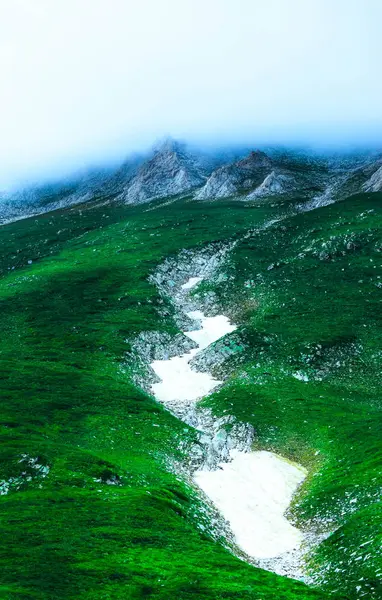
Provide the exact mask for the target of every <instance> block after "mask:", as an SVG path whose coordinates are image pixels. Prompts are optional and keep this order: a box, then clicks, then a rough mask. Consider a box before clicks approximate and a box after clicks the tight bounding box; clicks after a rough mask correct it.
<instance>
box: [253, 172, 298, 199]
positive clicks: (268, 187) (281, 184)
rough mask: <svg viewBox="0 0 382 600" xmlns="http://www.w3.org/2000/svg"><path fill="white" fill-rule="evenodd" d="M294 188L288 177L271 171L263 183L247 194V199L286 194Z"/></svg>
mask: <svg viewBox="0 0 382 600" xmlns="http://www.w3.org/2000/svg"><path fill="white" fill-rule="evenodd" d="M294 188H295V181H294V179H293V177H291V176H290V175H283V174H282V173H277V172H276V171H272V172H271V173H269V175H267V176H266V178H265V179H264V181H263V182H262V183H261V184H260V185H259V186H258V187H257V188H256V189H255V190H253V192H251V193H250V194H248V196H247V198H248V199H249V200H252V199H254V198H261V197H264V196H275V195H279V194H287V193H288V192H291V191H293V189H294Z"/></svg>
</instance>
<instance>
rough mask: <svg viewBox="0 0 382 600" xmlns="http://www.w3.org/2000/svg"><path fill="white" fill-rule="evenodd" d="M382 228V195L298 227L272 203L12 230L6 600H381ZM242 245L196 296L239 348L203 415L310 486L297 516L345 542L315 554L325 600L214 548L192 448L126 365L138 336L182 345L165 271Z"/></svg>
mask: <svg viewBox="0 0 382 600" xmlns="http://www.w3.org/2000/svg"><path fill="white" fill-rule="evenodd" d="M283 214H285V215H286V218H285V219H284V220H282V221H280V222H278V223H276V224H274V225H273V226H271V227H269V228H267V229H265V230H264V231H258V229H259V228H260V229H261V225H262V224H264V223H266V222H267V221H269V220H271V219H274V218H277V217H280V215H283ZM380 217H381V195H378V194H374V195H368V196H360V197H355V198H350V199H348V200H346V201H345V202H342V203H338V204H335V205H332V206H329V207H325V208H322V209H318V210H317V211H312V212H310V213H305V214H298V215H296V216H292V215H291V212H290V210H289V209H288V207H287V206H285V205H278V204H277V203H274V204H272V205H270V204H269V203H266V202H264V203H262V204H259V206H256V205H251V204H247V203H238V202H230V201H226V202H214V203H196V202H186V201H178V202H175V203H172V204H167V205H160V204H158V205H150V206H147V205H146V206H143V207H142V206H141V207H126V206H117V205H115V204H104V205H102V204H101V205H98V206H97V205H93V206H91V205H89V206H85V205H84V206H78V207H75V208H72V209H68V210H66V211H58V212H54V213H48V214H45V215H41V216H39V217H36V218H31V219H26V220H23V221H18V222H15V223H12V224H9V225H5V226H3V227H1V228H0V269H1V279H0V311H1V328H2V331H1V333H2V335H1V338H2V345H1V353H0V368H1V382H0V385H1V398H2V402H1V408H0V414H1V436H2V439H1V446H0V448H1V450H0V452H1V473H0V490H1V493H2V494H3V495H2V496H1V498H0V503H1V537H0V548H1V563H0V597H1V598H4V599H7V600H14V599H18V598H20V599H38V600H40V599H41V600H42V599H44V600H45V599H56V598H57V599H62V598H65V599H73V600H74V599H76V600H85V599H86V600H95V599H97V600H104V599H105V600H106V599H113V600H114V599H130V598H132V599H133V598H158V599H162V600H167V599H176V600H178V599H180V600H181V599H191V598H193V599H195V600H200V599H202V598H203V599H204V598H210V599H211V600H220V599H229V598H232V599H234V598H235V599H239V598H248V599H249V598H251V599H252V598H253V599H256V600H295V599H299V600H305V599H310V598H312V599H313V598H317V599H321V600H323V599H325V598H328V596H329V595H330V597H333V598H348V599H353V598H358V597H361V596H362V594H363V597H365V598H378V593H379V594H381V590H380V588H378V573H379V572H380V571H378V569H380V570H381V563H380V562H379V563H378V561H380V560H381V558H380V555H379V554H378V552H379V546H380V537H379V542H378V535H379V536H380V532H381V529H380V525H381V516H380V512H378V510H377V504H376V502H377V493H378V483H380V467H381V431H382V422H381V421H382V419H381V404H380V397H379V394H378V377H379V372H378V363H380V358H381V354H380V348H381V345H380V341H381V338H380V336H381V333H380V328H379V327H380V322H379V321H380V314H381V303H380V294H381V285H382V283H381V284H380V282H382V279H379V275H381V276H382V274H381V273H380V271H379V269H380V260H379V259H380V256H381V254H380V251H381V238H380V225H381V223H380ZM252 229H253V230H254V232H255V230H256V231H257V232H256V233H253V235H251V236H245V237H244V234H245V233H246V232H248V230H252ZM229 238H236V239H238V240H239V243H238V244H237V245H236V247H235V249H234V250H233V252H232V253H231V255H230V256H229V258H228V262H227V264H226V266H225V274H226V275H227V277H221V278H219V281H220V283H214V282H213V281H212V282H211V283H210V284H203V285H202V286H201V288H200V289H201V290H202V289H203V286H204V289H205V290H206V291H207V290H209V289H210V288H212V289H213V291H214V292H215V293H216V294H217V297H218V299H219V302H220V303H221V304H222V305H223V306H224V307H225V310H226V311H228V312H229V313H230V314H232V315H234V317H235V320H236V322H237V323H239V324H240V330H239V334H240V336H241V338H242V343H241V344H240V345H239V346H238V351H237V353H235V352H234V353H231V354H230V357H229V358H228V359H227V360H226V362H225V363H224V371H225V375H226V376H227V377H228V378H227V381H226V383H225V385H224V386H223V388H222V389H221V390H219V391H217V392H216V393H215V394H213V395H212V396H211V397H210V398H208V399H207V400H206V402H207V403H208V404H209V405H211V406H213V409H214V411H215V412H216V413H219V412H221V411H223V410H224V409H226V408H228V409H229V411H230V412H231V413H232V414H234V415H235V416H237V417H238V418H239V419H241V420H243V421H246V422H248V421H249V422H251V423H252V424H253V425H254V427H255V429H256V432H257V442H256V443H257V446H258V447H259V448H266V449H273V450H276V451H278V452H280V453H281V454H283V455H285V456H288V457H290V458H297V459H298V460H299V461H301V462H302V463H303V464H305V465H307V466H308V467H309V468H310V469H311V476H310V477H309V478H308V481H307V482H306V484H305V485H304V487H303V489H302V491H301V494H300V496H299V498H298V499H297V500H296V502H295V505H294V507H293V516H294V518H296V519H298V520H299V522H300V523H301V525H302V526H305V525H306V524H314V525H315V526H318V527H327V526H328V525H329V528H331V529H333V530H334V529H336V532H335V533H334V534H333V535H332V536H331V537H329V538H328V539H327V540H326V541H325V542H324V543H323V544H322V545H321V546H320V547H319V548H318V550H317V552H316V554H315V555H314V557H312V572H313V575H315V576H316V577H317V578H318V580H319V581H318V583H319V584H320V585H321V586H324V589H322V588H321V589H320V587H318V588H313V587H307V586H305V585H304V584H302V583H298V582H295V581H292V580H290V579H286V578H282V577H279V576H276V575H274V574H272V573H269V572H266V571H262V570H260V569H256V568H255V567H253V566H251V565H248V564H246V563H245V562H243V561H241V560H239V559H238V558H235V557H234V556H233V555H232V554H231V553H230V552H229V551H228V550H227V549H226V548H225V547H224V545H223V544H222V543H219V540H216V539H214V538H213V536H212V535H211V533H210V527H209V522H208V514H207V513H206V512H205V510H204V508H203V506H202V504H201V502H200V500H198V496H197V493H196V492H195V490H193V489H191V488H190V487H189V486H188V485H187V484H186V483H185V481H184V480H183V479H182V478H181V477H180V476H179V475H177V474H176V472H175V470H174V469H173V468H172V467H171V465H172V464H174V463H176V462H178V463H179V462H182V461H186V460H187V451H188V448H189V446H190V445H191V444H192V442H193V440H194V439H195V432H194V431H193V430H192V429H191V428H188V427H186V426H185V425H184V424H183V423H181V422H179V421H178V420H177V419H176V418H175V417H173V416H171V415H170V414H169V413H168V412H166V411H165V410H164V409H163V408H162V407H161V406H160V405H158V404H157V403H156V402H155V401H154V400H153V399H152V398H151V397H149V396H148V395H147V394H145V393H144V392H143V391H142V390H140V389H139V388H137V387H136V386H135V385H134V383H133V381H135V378H134V365H133V364H131V361H130V362H126V360H125V359H126V354H127V353H128V351H129V349H130V347H131V342H132V340H133V339H134V337H135V336H136V335H138V334H139V333H140V332H142V331H150V330H151V331H154V330H155V331H167V332H169V333H176V332H177V328H176V325H175V321H174V320H173V319H172V311H173V309H172V307H171V305H170V303H169V302H168V303H167V304H166V300H165V299H163V298H161V297H160V295H159V294H158V291H157V290H156V288H155V287H154V286H153V285H152V284H150V283H149V281H148V276H149V275H150V274H151V273H152V272H153V271H154V269H155V268H156V266H157V265H158V264H160V263H161V262H162V261H163V260H164V259H165V258H166V257H168V256H170V255H175V254H177V253H178V252H179V251H180V250H181V249H183V248H195V247H198V246H201V247H202V246H203V245H204V244H206V243H208V242H211V241H218V240H227V239H229ZM227 343H228V342H227ZM378 528H379V529H378ZM360 556H361V558H359V557H360ZM322 573H324V575H322ZM319 574H321V575H319ZM358 588H359V589H358ZM378 589H379V592H378Z"/></svg>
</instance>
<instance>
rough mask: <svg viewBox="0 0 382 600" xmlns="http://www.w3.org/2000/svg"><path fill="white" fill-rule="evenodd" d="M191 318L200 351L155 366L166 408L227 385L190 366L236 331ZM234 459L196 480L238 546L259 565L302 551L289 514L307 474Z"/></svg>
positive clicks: (248, 457) (255, 456) (222, 321)
mask: <svg viewBox="0 0 382 600" xmlns="http://www.w3.org/2000/svg"><path fill="white" fill-rule="evenodd" d="M199 281H201V278H199V277H192V278H190V279H189V280H188V281H187V283H185V284H184V285H183V286H182V289H183V290H189V289H190V288H192V287H193V286H194V285H197V283H199ZM187 315H188V317H190V318H191V319H193V320H195V321H196V322H198V323H199V324H200V325H201V328H200V329H196V330H194V331H185V332H184V334H185V335H187V336H188V337H189V338H191V339H192V340H194V341H195V342H196V343H197V344H198V348H196V349H194V350H191V352H188V353H186V354H183V355H182V356H175V357H173V358H170V359H168V360H155V361H154V362H152V363H151V367H152V368H153V370H154V371H155V373H156V374H157V375H158V376H159V377H160V379H161V381H160V382H159V383H155V384H153V385H152V391H153V394H154V395H155V397H156V398H157V399H158V400H159V401H160V402H162V403H163V404H165V405H166V403H168V404H169V405H170V406H171V405H172V406H173V405H174V402H179V403H182V402H187V401H196V400H198V399H199V398H202V397H203V396H205V395H206V394H208V393H209V392H211V390H213V389H214V388H215V387H216V386H217V385H218V384H220V383H221V382H220V381H218V380H216V379H214V378H213V377H212V375H210V374H209V373H200V372H197V371H193V370H192V369H191V367H190V364H189V363H190V360H191V359H192V358H193V357H194V356H195V355H196V354H197V353H198V352H199V351H200V350H202V349H204V348H206V347H207V346H209V345H210V344H212V343H213V342H215V341H216V340H218V339H219V338H221V337H222V336H224V335H226V334H227V333H230V332H232V331H234V330H235V329H236V327H235V326H234V325H232V324H231V323H230V321H229V319H228V318H227V317H225V316H224V315H218V316H216V317H206V316H205V315H204V314H203V313H202V312H201V311H192V312H189V313H187ZM230 457H231V461H230V462H223V463H221V464H220V465H219V468H218V469H217V470H215V471H210V470H200V471H197V472H196V473H195V474H194V480H195V483H196V484H197V485H198V486H199V487H200V488H201V489H202V490H203V491H204V493H205V494H206V495H207V496H208V497H209V499H210V500H211V501H212V503H213V504H215V506H216V507H217V508H218V510H219V511H220V512H221V514H222V515H223V517H224V518H225V519H226V520H227V521H228V522H229V524H230V527H231V530H232V532H233V534H234V536H235V539H236V543H237V545H238V546H239V547H240V548H241V549H242V550H243V551H244V552H245V553H246V554H247V555H249V556H250V557H252V558H255V559H259V560H260V559H268V558H275V557H277V556H280V555H282V554H284V553H289V552H292V551H293V550H297V549H298V548H299V546H300V545H301V542H302V541H303V533H302V532H301V531H299V530H298V529H297V528H296V527H294V526H293V525H292V524H291V523H289V521H288V520H287V519H286V518H285V516H284V513H285V511H286V510H287V508H288V506H289V504H290V502H291V500H292V497H293V494H294V493H295V491H296V489H297V488H298V486H299V485H300V483H301V482H302V481H303V480H304V478H305V477H306V474H307V472H306V470H305V469H304V468H303V467H301V466H299V465H297V464H293V463H291V462H289V461H287V460H286V459H284V458H282V457H281V456H278V455H276V454H273V453H272V452H265V451H258V452H239V451H237V450H232V451H231V455H230Z"/></svg>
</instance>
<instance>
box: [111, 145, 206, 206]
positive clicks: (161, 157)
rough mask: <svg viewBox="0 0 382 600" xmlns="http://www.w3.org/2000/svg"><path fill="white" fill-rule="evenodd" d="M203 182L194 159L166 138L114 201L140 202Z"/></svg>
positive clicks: (189, 189) (175, 192)
mask: <svg viewBox="0 0 382 600" xmlns="http://www.w3.org/2000/svg"><path fill="white" fill-rule="evenodd" d="M204 181H205V177H204V176H203V174H202V173H201V170H200V167H199V166H198V164H197V161H196V159H195V158H194V157H193V156H192V155H191V154H189V153H188V152H187V151H186V149H185V147H184V145H182V144H179V143H178V142H174V141H172V140H168V141H166V142H165V143H164V144H162V145H161V146H160V147H159V148H158V149H157V150H156V151H155V152H154V155H153V156H152V158H150V159H149V160H147V161H146V162H144V163H143V164H142V165H141V166H140V168H139V169H138V170H137V172H136V174H135V175H134V176H133V177H132V178H131V179H130V180H129V181H128V182H127V184H126V186H125V187H124V189H123V191H122V192H121V193H120V194H119V195H118V197H117V200H122V201H123V202H126V203H127V204H141V203H143V202H150V201H151V200H155V199H157V198H164V197H167V196H176V195H178V194H183V193H185V192H188V191H191V190H193V189H195V188H197V187H200V186H201V185H202V184H203V183H204Z"/></svg>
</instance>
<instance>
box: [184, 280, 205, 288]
mask: <svg viewBox="0 0 382 600" xmlns="http://www.w3.org/2000/svg"><path fill="white" fill-rule="evenodd" d="M202 279H203V278H202V277H190V279H189V280H188V281H187V282H186V283H184V284H183V285H182V286H181V287H182V290H190V289H191V288H193V287H194V286H195V285H197V284H198V283H200V282H201V281H202Z"/></svg>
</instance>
